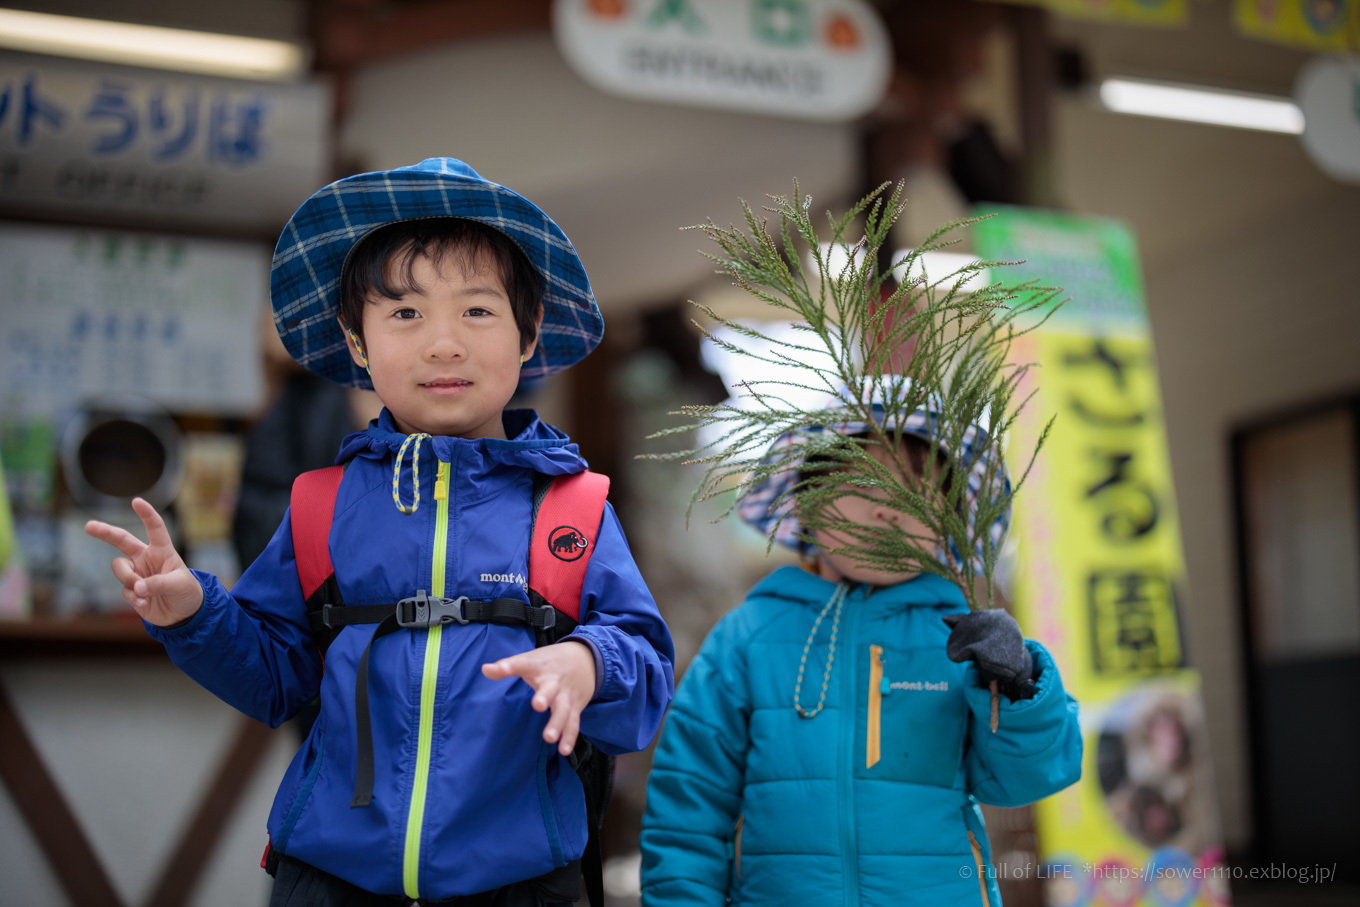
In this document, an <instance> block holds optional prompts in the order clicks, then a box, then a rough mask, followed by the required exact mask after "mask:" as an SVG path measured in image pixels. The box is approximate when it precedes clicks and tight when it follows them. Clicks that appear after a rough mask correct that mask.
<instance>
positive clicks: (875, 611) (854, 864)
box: [642, 411, 1082, 907]
mask: <svg viewBox="0 0 1360 907" xmlns="http://www.w3.org/2000/svg"><path fill="white" fill-rule="evenodd" d="M932 419H933V414H931V413H927V412H924V411H920V412H917V413H914V414H913V415H912V416H911V417H910V418H909V419H908V421H907V423H906V424H905V425H904V426H903V443H904V444H905V445H907V447H908V453H909V454H910V459H911V460H912V462H913V464H914V465H915V466H917V467H918V472H919V471H920V468H919V467H920V466H921V465H922V464H923V462H924V457H925V456H928V455H929V454H928V451H929V450H930V445H929V443H928V442H927V440H924V439H927V438H928V437H929V430H930V425H931V424H932ZM838 428H839V429H841V430H843V431H844V432H845V433H847V434H855V433H857V429H856V426H855V425H854V424H853V423H852V424H849V425H846V426H838ZM863 429H864V426H862V425H861V426H859V427H858V430H859V431H862V430H863ZM822 430H824V429H822V428H821V427H820V426H814V427H812V428H809V429H806V430H804V431H803V432H799V433H791V434H788V435H785V436H784V437H782V438H781V439H780V440H779V441H777V442H776V445H790V444H799V443H802V442H803V441H804V440H806V439H807V438H808V437H811V436H812V435H813V434H815V433H816V432H818V431H822ZM974 431H975V432H978V433H980V432H981V429H980V428H977V427H976V426H974ZM973 437H976V435H973ZM988 448H989V449H991V450H994V449H995V447H994V446H991V445H989V446H988ZM870 453H871V454H872V455H874V456H875V457H877V458H878V459H879V461H880V462H882V463H884V464H885V465H888V459H887V458H886V457H884V456H882V455H880V452H879V451H877V450H874V449H872V448H871V449H870ZM949 458H950V460H951V461H952V462H951V464H950V466H951V467H952V468H953V470H954V475H955V477H956V478H959V479H963V480H967V481H969V482H970V483H971V482H975V481H977V480H978V477H979V476H982V475H984V474H985V472H986V470H985V465H986V464H984V463H981V462H975V461H976V460H981V459H982V458H981V457H977V458H974V457H972V456H971V449H969V450H963V451H958V452H949ZM803 466H804V468H807V466H808V464H806V463H804V464H803ZM822 468H825V464H823V466H822ZM833 468H834V467H833ZM994 474H995V473H994ZM1002 475H1003V476H1004V473H1002ZM906 478H910V477H906ZM797 481H798V469H797V468H794V467H791V468H790V469H789V470H788V471H787V472H784V473H780V474H775V475H772V476H771V477H770V478H769V479H768V480H767V481H765V482H763V483H762V484H760V485H758V486H756V487H755V488H754V489H752V490H751V491H750V492H749V493H748V494H747V495H746V496H745V497H744V498H743V499H742V501H741V502H740V503H739V505H738V513H739V514H740V515H741V516H742V518H743V519H745V520H746V521H747V522H750V523H752V524H753V525H754V526H756V528H758V529H761V530H762V531H764V532H767V533H769V532H773V533H774V538H775V539H776V541H779V542H781V543H783V544H786V545H789V546H790V547H794V548H800V545H802V543H800V542H799V540H798V539H799V536H800V534H801V529H800V527H799V525H798V522H797V507H796V501H794V500H793V499H792V498H791V497H789V496H787V495H784V494H783V492H785V491H786V490H787V489H789V488H790V487H792V484H793V483H795V482H797ZM1002 481H1004V478H1003V479H1002ZM973 487H975V486H973V485H971V484H970V488H973ZM965 501H967V502H969V503H971V501H972V495H971V494H970V495H965ZM772 505H773V506H772ZM837 507H838V509H839V510H840V513H841V515H842V516H844V518H845V519H847V520H849V521H854V522H858V523H861V524H872V523H873V522H875V521H891V522H895V523H897V524H898V525H904V524H905V523H907V522H914V521H912V518H911V517H909V516H908V515H906V514H902V513H899V512H896V511H892V510H890V509H888V508H887V507H886V505H884V504H881V503H878V502H876V501H874V500H871V499H867V498H864V497H858V496H848V497H845V498H841V499H840V500H839V501H838V502H837ZM970 512H972V511H971V509H970ZM1008 522H1009V516H1008V515H1007V516H1005V517H1003V518H1002V519H1000V520H998V522H997V524H996V525H994V526H993V527H990V531H991V534H992V538H993V540H994V541H996V542H998V543H999V541H1000V537H1001V535H1003V534H1004V532H1005V529H1006V525H1007V523H1008ZM904 528H907V529H908V531H919V524H916V527H914V528H913V527H904ZM836 536H837V534H836V533H828V534H827V535H819V536H818V537H817V541H818V543H819V547H817V548H811V549H809V548H807V547H806V546H805V545H802V547H801V549H800V550H802V552H803V554H804V555H805V556H806V557H807V558H808V560H807V563H806V564H805V566H804V567H803V568H799V567H793V566H787V567H781V568H779V569H777V570H775V571H774V572H773V573H771V574H770V575H769V576H767V577H766V578H765V579H764V580H762V581H761V582H760V583H759V584H757V586H756V587H755V588H754V589H753V590H751V592H750V593H749V594H748V595H747V597H746V600H745V601H744V602H743V603H742V604H741V606H740V607H738V608H736V609H735V610H733V611H732V612H730V613H728V614H727V615H726V616H725V617H724V618H723V619H722V620H721V621H719V622H718V624H717V626H715V627H714V628H713V631H712V632H711V633H710V634H709V636H708V638H707V640H706V641H705V642H704V644H703V646H702V648H701V649H700V651H699V653H698V655H697V656H696V657H695V659H694V661H693V663H692V664H691V665H690V668H689V671H688V672H687V673H686V675H685V677H684V681H683V683H682V684H681V685H680V688H679V690H678V692H677V694H676V698H675V702H674V705H673V706H672V709H671V712H670V716H669V718H668V719H667V723H666V726H665V729H664V731H663V732H662V736H661V742H660V745H659V747H658V749H657V753H656V759H655V763H654V767H653V769H652V773H651V777H650V780H649V783H648V789H647V812H646V817H645V819H644V821H643V833H642V854H643V865H642V882H643V904H644V905H648V907H661V905H680V904H684V905H703V904H713V905H721V904H725V903H728V902H729V901H730V902H731V903H733V904H738V903H739V904H745V905H788V904H817V905H829V904H837V905H839V904H845V905H865V907H870V905H874V907H877V905H883V907H888V905H892V907H901V905H907V904H909V905H950V907H953V905H959V904H983V905H987V907H999V905H1000V896H999V892H998V890H997V887H996V881H995V878H994V874H993V873H991V872H990V869H989V865H990V858H991V856H990V850H989V847H988V842H987V835H986V831H985V829H984V827H983V821H982V814H981V811H980V810H979V808H978V803H979V801H980V802H983V803H989V804H994V805H997V806H1020V805H1023V804H1026V803H1030V802H1033V801H1034V800H1038V799H1040V798H1042V797H1046V796H1048V795H1049V794H1052V793H1054V792H1056V791H1059V790H1062V789H1063V788H1064V787H1067V786H1068V785H1070V784H1072V783H1073V782H1075V781H1076V780H1077V779H1078V778H1079V777H1080V774H1081V755H1082V739H1081V732H1080V728H1079V725H1078V720H1077V703H1076V702H1075V701H1074V700H1073V699H1072V697H1071V696H1069V695H1067V693H1066V691H1065V690H1064V689H1063V684H1062V678H1061V677H1060V676H1059V674H1058V669H1057V667H1056V666H1055V665H1054V663H1053V659H1052V658H1051V657H1050V655H1049V653H1048V652H1047V650H1045V649H1044V647H1043V646H1042V645H1040V644H1039V643H1037V642H1034V641H1033V640H1024V639H1023V638H1022V637H1021V635H1020V630H1019V627H1018V626H1017V625H1016V624H1015V622H1014V620H1013V619H1011V618H1010V617H1009V615H1007V614H1005V612H1003V611H977V612H973V613H971V614H967V615H966V616H961V612H966V611H967V603H966V601H965V599H964V596H963V594H962V593H961V592H960V590H959V589H958V588H957V587H956V586H954V585H953V584H952V583H950V582H948V581H947V580H944V579H942V578H940V577H938V576H935V575H933V574H908V573H902V574H892V573H888V572H884V571H882V570H876V569H871V568H869V567H867V566H865V565H864V564H861V563H858V562H856V561H854V560H852V559H850V558H848V557H847V556H844V555H842V554H839V553H828V550H827V549H834V548H836V547H838V546H839V545H844V544H846V542H845V541H843V540H842V539H840V538H838V537H836ZM991 680H997V681H999V687H1000V690H1001V694H1000V696H999V702H1000V705H999V716H998V718H999V720H998V722H997V726H996V729H995V731H993V730H992V728H991V727H990V725H991V713H992V695H991V693H990V690H989V687H988V681H991Z"/></svg>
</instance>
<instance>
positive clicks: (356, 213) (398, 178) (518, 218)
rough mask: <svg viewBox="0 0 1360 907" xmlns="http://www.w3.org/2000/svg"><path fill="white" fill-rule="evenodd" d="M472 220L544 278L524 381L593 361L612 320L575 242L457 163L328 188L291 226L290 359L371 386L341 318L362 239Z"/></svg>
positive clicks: (278, 307)
mask: <svg viewBox="0 0 1360 907" xmlns="http://www.w3.org/2000/svg"><path fill="white" fill-rule="evenodd" d="M430 217H462V218H467V219H469V220H475V221H478V222H479V223H483V224H486V225H487V226H488V227H492V228H494V229H496V230H499V231H500V232H502V233H504V234H505V235H506V236H508V237H509V238H510V239H511V240H512V241H513V242H514V243H515V244H516V245H517V246H519V248H520V249H521V250H522V251H523V252H524V254H525V255H526V256H527V257H528V259H529V262H530V264H532V265H533V267H534V270H535V271H537V272H538V275H539V278H540V281H541V283H540V287H541V289H542V293H543V327H542V330H541V331H540V333H539V338H538V347H537V349H536V350H535V351H534V355H533V356H532V357H530V358H529V360H528V361H527V362H525V363H524V366H523V368H522V369H521V371H520V379H521V381H532V380H535V379H538V378H543V377H546V376H548V375H551V374H553V373H555V372H559V371H561V370H562V369H565V368H567V367H568V366H571V365H574V364H575V363H577V362H580V361H581V360H582V359H584V358H585V357H586V356H587V355H588V354H589V353H590V351H591V350H593V349H594V348H595V347H596V346H597V345H598V344H599V342H600V338H601V337H603V336H604V318H603V317H602V316H601V315H600V308H599V306H598V305H597V304H596V302H595V294H594V293H593V292H592V290H591V288H590V280H589V279H588V278H587V277H586V270H585V266H584V265H582V264H581V259H580V257H579V256H578V255H577V254H576V249H575V248H574V247H573V246H572V244H571V240H569V239H567V235H566V234H565V233H563V232H562V230H561V228H560V227H558V226H557V224H555V223H553V221H552V219H551V218H549V217H548V215H546V214H544V213H543V212H542V211H541V210H539V208H538V206H536V205H535V204H534V203H533V202H531V201H529V200H528V199H526V198H524V197H523V196H522V195H520V194H519V193H517V192H514V191H512V190H510V189H507V188H505V187H504V186H501V185H498V184H496V183H493V182H491V181H490V180H486V179H483V178H482V177H481V176H479V175H478V174H477V172H476V171H475V170H473V169H472V168H471V167H469V166H468V165H467V164H465V163H463V162H462V161H459V160H456V159H454V158H429V159H428V160H424V161H421V162H420V163H419V164H413V165H411V166H409V167H398V168H397V169H395V170H385V171H379V172H375V173H361V174H358V175H356V176H351V177H347V178H345V179H342V180H339V181H337V182H334V183H331V184H330V185H329V186H326V187H325V188H324V189H321V190H320V191H318V192H317V193H316V194H315V195H313V196H312V197H311V198H309V199H307V201H305V202H303V203H302V207H300V208H298V210H297V211H296V212H295V213H294V214H293V216H292V217H291V218H289V220H288V225H287V226H286V227H284V229H283V234H282V235H281V236H280V237H279V242H278V245H277V246H276V247H275V249H274V263H273V268H272V270H271V272H270V278H269V295H270V299H271V301H272V302H273V307H274V324H275V325H276V326H277V327H278V330H279V336H280V337H281V338H282V339H283V345H284V347H285V348H287V350H288V353H289V355H291V356H292V357H293V358H294V359H296V360H297V361H298V362H299V363H300V364H301V365H303V366H304V367H305V368H307V369H308V370H309V371H311V372H314V373H315V374H317V375H320V376H321V377H323V378H327V379H329V380H331V381H334V382H336V383H337V384H343V385H346V386H348V387H359V388H364V389H371V388H372V387H373V385H372V383H371V382H370V381H369V378H368V374H367V373H366V372H365V371H364V370H363V369H362V368H361V367H359V366H358V365H355V364H354V362H353V360H352V359H350V355H349V350H348V348H347V347H346V344H345V335H344V332H343V331H342V330H341V329H340V325H339V323H338V322H337V321H336V316H337V315H338V314H339V312H340V277H341V270H342V268H343V267H344V264H345V259H346V257H347V256H348V255H349V253H350V250H351V249H353V248H354V246H355V244H356V243H358V242H359V240H361V239H363V238H364V237H365V236H367V235H368V234H369V233H371V232H372V231H374V230H376V229H377V228H379V227H382V226H385V225H387V224H393V223H398V222H401V221H409V220H421V219H424V218H430Z"/></svg>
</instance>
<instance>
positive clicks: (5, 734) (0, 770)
mask: <svg viewBox="0 0 1360 907" xmlns="http://www.w3.org/2000/svg"><path fill="white" fill-rule="evenodd" d="M0 777H2V778H4V780H5V786H6V787H8V788H9V793H10V796H11V797H13V798H14V803H15V805H16V806H18V807H19V812H20V813H21V814H22V815H23V817H24V821H26V822H27V823H28V827H29V828H30V829H32V831H33V836H34V837H35V838H37V840H38V846H39V847H40V848H42V852H43V855H44V856H46V857H47V862H48V864H49V865H50V866H51V867H52V872H53V873H54V874H55V875H56V877H57V881H58V882H59V883H61V887H62V888H63V889H64V890H65V891H66V895H67V897H69V898H70V899H71V903H72V904H74V905H75V907H101V905H102V907H122V905H123V904H124V901H123V899H122V898H121V897H120V896H119V895H118V892H117V891H116V890H115V889H114V887H113V882H112V881H111V880H110V879H109V876H108V873H106V872H105V871H104V867H103V865H102V864H101V863H100V862H99V857H98V856H96V855H95V852H94V848H93V847H91V846H90V842H89V840H88V839H87V838H86V837H85V832H84V831H83V830H82V829H81V827H80V823H79V822H78V821H76V817H75V814H74V813H73V812H71V807H70V806H69V805H68V804H67V802H66V798H65V797H63V796H62V793H61V789H60V788H59V787H57V785H56V782H55V781H54V780H53V779H52V776H51V775H50V774H49V773H48V771H47V767H46V766H45V765H44V764H43V761H42V757H41V756H40V755H39V754H38V750H37V748H36V747H35V746H34V745H33V741H32V740H30V739H29V737H28V732H27V731H26V730H25V729H24V726H23V724H22V723H21V722H20V721H19V715H18V713H17V712H15V711H14V706H13V705H12V704H11V703H10V701H9V697H8V696H7V695H6V694H5V690H4V687H2V686H0Z"/></svg>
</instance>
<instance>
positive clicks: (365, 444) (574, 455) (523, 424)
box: [335, 407, 587, 476]
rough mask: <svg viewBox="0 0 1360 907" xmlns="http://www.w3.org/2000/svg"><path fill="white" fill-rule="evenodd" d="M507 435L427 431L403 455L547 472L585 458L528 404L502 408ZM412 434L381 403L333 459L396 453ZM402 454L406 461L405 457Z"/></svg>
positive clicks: (567, 469) (578, 464)
mask: <svg viewBox="0 0 1360 907" xmlns="http://www.w3.org/2000/svg"><path fill="white" fill-rule="evenodd" d="M503 419H504V420H505V434H506V435H507V438H508V439H507V440H502V439H500V438H473V439H468V438H453V437H448V436H446V435H433V436H430V437H428V438H425V439H422V443H420V444H419V445H411V446H417V447H418V448H419V452H418V453H416V454H414V455H413V454H412V452H411V450H410V447H409V446H408V448H407V451H406V457H407V458H409V459H414V458H415V456H423V455H425V454H426V452H427V451H433V452H434V455H435V457H436V458H437V459H439V460H442V461H444V462H446V463H448V462H452V461H453V460H454V459H455V457H456V458H457V459H458V462H459V468H460V470H463V471H465V472H470V473H478V472H484V471H490V470H491V469H493V468H495V467H496V466H517V467H520V468H522V469H529V470H533V471H534V472H541V473H543V474H544V475H549V476H561V475H571V474H574V473H578V472H583V471H584V470H585V469H586V468H587V467H586V461H585V460H584V459H582V458H581V451H580V448H578V447H577V446H576V444H575V443H574V442H572V440H571V439H570V438H568V437H567V436H566V435H565V434H563V433H562V432H561V431H559V430H558V429H556V428H554V427H553V426H551V425H549V424H548V423H546V422H544V421H542V420H541V419H539V418H538V413H536V412H534V411H533V410H531V409H507V410H506V411H505V414H504V416H503ZM412 437H416V436H413V435H407V434H404V433H403V432H402V431H401V429H399V428H397V426H396V424H395V423H394V422H393V420H392V414H391V413H390V412H388V411H387V408H386V407H384V408H383V411H382V413H381V414H380V415H379V416H378V418H377V419H374V420H373V421H372V422H370V423H369V426H368V428H366V429H364V430H363V431H357V432H354V433H353V434H351V435H348V436H347V437H346V438H345V440H344V441H343V442H342V443H341V445H340V453H339V454H338V455H337V456H336V458H335V462H336V463H344V462H347V461H348V460H352V459H354V458H355V457H365V458H367V459H372V460H385V459H388V458H389V457H395V456H397V454H398V452H399V451H400V450H401V448H402V445H403V444H406V443H407V442H408V441H409V439H411V438H412ZM409 459H408V462H409Z"/></svg>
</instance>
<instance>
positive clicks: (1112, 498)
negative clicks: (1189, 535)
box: [1086, 450, 1161, 542]
mask: <svg viewBox="0 0 1360 907" xmlns="http://www.w3.org/2000/svg"><path fill="white" fill-rule="evenodd" d="M1091 453H1092V455H1093V456H1094V457H1098V458H1100V459H1101V460H1103V461H1104V462H1105V464H1106V465H1107V467H1108V473H1107V474H1106V475H1105V477H1104V478H1103V479H1101V480H1100V481H1099V482H1097V483H1096V484H1094V485H1092V486H1091V487H1090V488H1088V489H1086V497H1088V498H1094V497H1096V496H1098V495H1099V496H1103V498H1104V499H1105V500H1107V501H1109V502H1110V503H1109V505H1108V506H1107V507H1106V509H1105V514H1104V518H1103V519H1102V521H1101V528H1102V529H1103V531H1104V533H1105V536H1106V537H1107V538H1109V539H1111V540H1113V541H1116V542H1131V541H1134V540H1136V539H1140V538H1142V537H1143V536H1145V535H1147V534H1148V533H1149V532H1151V531H1152V530H1153V529H1154V528H1156V526H1157V520H1158V518H1159V516H1160V514H1161V508H1160V507H1159V506H1158V504H1157V493H1156V492H1155V491H1154V490H1153V489H1152V488H1151V487H1150V486H1148V484H1147V483H1146V482H1140V481H1137V480H1135V479H1134V478H1132V477H1131V476H1130V475H1129V464H1130V463H1132V462H1133V454H1132V453H1131V452H1129V451H1110V450H1093V451H1091ZM1139 500H1141V501H1143V502H1144V503H1143V504H1142V505H1141V506H1139V505H1138V504H1137V501H1139Z"/></svg>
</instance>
